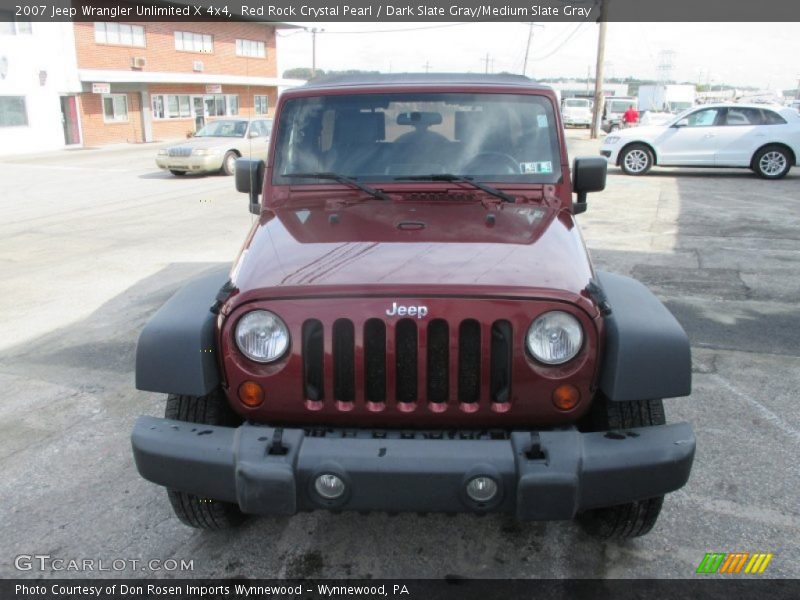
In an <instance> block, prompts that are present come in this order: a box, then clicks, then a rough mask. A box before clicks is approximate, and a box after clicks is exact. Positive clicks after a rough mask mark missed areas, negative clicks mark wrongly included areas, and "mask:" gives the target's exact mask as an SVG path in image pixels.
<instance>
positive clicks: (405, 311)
mask: <svg viewBox="0 0 800 600" xmlns="http://www.w3.org/2000/svg"><path fill="white" fill-rule="evenodd" d="M427 314H428V307H427V306H403V305H402V304H398V303H397V302H392V308H390V309H388V310H387V311H386V316H387V317H395V316H397V317H405V316H409V317H417V318H418V319H422V318H424V317H425V315H427Z"/></svg>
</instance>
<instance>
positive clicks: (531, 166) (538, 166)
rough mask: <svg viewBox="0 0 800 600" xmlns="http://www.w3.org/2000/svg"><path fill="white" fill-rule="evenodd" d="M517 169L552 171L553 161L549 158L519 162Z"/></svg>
mask: <svg viewBox="0 0 800 600" xmlns="http://www.w3.org/2000/svg"><path fill="white" fill-rule="evenodd" d="M519 170H520V171H522V172H523V173H552V172H553V163H552V161H549V160H543V161H541V162H524V163H519Z"/></svg>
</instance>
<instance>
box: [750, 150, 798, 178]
mask: <svg viewBox="0 0 800 600" xmlns="http://www.w3.org/2000/svg"><path fill="white" fill-rule="evenodd" d="M791 168H792V157H791V155H790V154H789V151H788V150H786V148H783V147H782V146H766V147H764V148H762V149H761V150H759V151H758V152H756V154H755V156H754V157H753V170H754V171H755V172H756V175H758V176H759V177H761V178H763V179H780V178H782V177H786V174H787V173H788V172H789V169H791Z"/></svg>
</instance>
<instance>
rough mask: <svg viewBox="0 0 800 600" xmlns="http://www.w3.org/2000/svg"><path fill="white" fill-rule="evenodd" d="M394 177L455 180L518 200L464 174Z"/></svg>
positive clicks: (498, 195)
mask: <svg viewBox="0 0 800 600" xmlns="http://www.w3.org/2000/svg"><path fill="white" fill-rule="evenodd" d="M394 179H395V181H455V182H461V183H468V184H469V185H471V186H473V187H476V188H478V189H479V190H481V191H484V192H486V193H487V194H491V195H492V196H495V197H496V198H500V199H501V200H502V201H503V202H516V199H515V198H514V196H510V195H509V194H506V193H505V192H503V191H501V190H498V189H496V188H493V187H491V186H488V185H486V184H483V183H480V182H478V181H475V180H474V179H473V178H472V177H464V176H463V175H453V174H451V173H433V174H431V175H406V176H404V177H395V178H394Z"/></svg>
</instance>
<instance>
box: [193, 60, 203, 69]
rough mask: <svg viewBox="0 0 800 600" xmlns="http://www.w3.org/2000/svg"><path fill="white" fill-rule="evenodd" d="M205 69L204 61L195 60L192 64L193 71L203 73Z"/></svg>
mask: <svg viewBox="0 0 800 600" xmlns="http://www.w3.org/2000/svg"><path fill="white" fill-rule="evenodd" d="M204 68H205V65H203V61H202V60H195V61H193V62H192V70H194V71H202V70H203V69H204Z"/></svg>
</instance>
